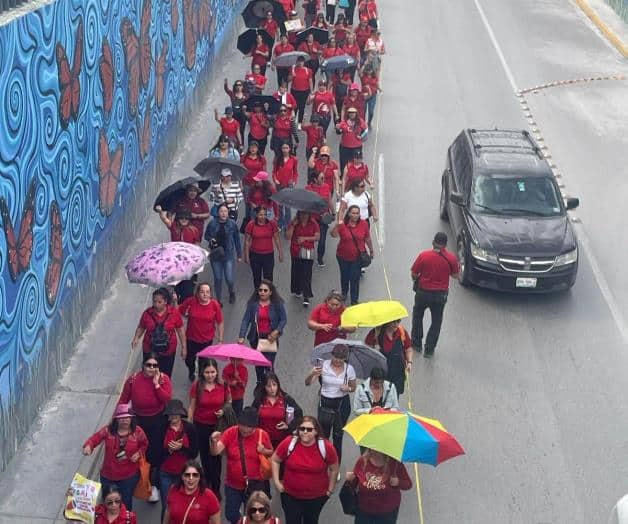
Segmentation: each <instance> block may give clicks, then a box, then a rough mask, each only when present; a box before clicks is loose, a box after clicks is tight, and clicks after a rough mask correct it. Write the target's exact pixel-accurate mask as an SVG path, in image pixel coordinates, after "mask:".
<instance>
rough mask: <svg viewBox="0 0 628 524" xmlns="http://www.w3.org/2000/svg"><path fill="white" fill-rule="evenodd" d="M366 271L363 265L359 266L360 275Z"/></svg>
mask: <svg viewBox="0 0 628 524" xmlns="http://www.w3.org/2000/svg"><path fill="white" fill-rule="evenodd" d="M365 273H366V268H365V267H361V268H360V275H364V274H365Z"/></svg>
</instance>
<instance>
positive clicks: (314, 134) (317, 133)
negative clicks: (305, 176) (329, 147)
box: [301, 114, 325, 162]
mask: <svg viewBox="0 0 628 524" xmlns="http://www.w3.org/2000/svg"><path fill="white" fill-rule="evenodd" d="M301 129H303V131H305V135H306V137H307V140H306V141H305V160H306V162H307V160H308V158H310V156H311V155H312V150H313V149H314V148H316V149H318V148H319V147H323V145H325V130H324V129H323V128H322V127H321V118H320V117H319V116H318V115H316V114H313V115H312V117H311V118H310V123H309V124H303V125H302V126H301Z"/></svg>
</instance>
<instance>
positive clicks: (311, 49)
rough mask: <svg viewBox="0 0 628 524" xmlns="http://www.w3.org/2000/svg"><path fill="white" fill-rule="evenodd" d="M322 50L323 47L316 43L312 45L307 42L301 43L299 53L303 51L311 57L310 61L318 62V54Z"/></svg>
mask: <svg viewBox="0 0 628 524" xmlns="http://www.w3.org/2000/svg"><path fill="white" fill-rule="evenodd" d="M320 50H321V46H320V44H319V43H318V42H316V41H314V42H312V44H311V45H310V44H308V43H307V42H301V45H300V46H299V47H298V49H297V51H302V52H303V53H307V54H308V55H310V60H318V53H319V52H320Z"/></svg>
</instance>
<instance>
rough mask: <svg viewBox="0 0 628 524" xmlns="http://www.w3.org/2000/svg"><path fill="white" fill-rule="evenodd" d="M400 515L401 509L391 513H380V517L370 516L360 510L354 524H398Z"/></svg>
mask: <svg viewBox="0 0 628 524" xmlns="http://www.w3.org/2000/svg"><path fill="white" fill-rule="evenodd" d="M398 515H399V508H397V509H396V510H394V511H391V512H390V513H380V514H379V515H369V514H368V513H363V512H362V511H360V509H358V511H357V513H356V515H355V521H354V524H396V522H397V516H398Z"/></svg>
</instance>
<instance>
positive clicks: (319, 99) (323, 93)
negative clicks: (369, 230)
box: [308, 80, 338, 187]
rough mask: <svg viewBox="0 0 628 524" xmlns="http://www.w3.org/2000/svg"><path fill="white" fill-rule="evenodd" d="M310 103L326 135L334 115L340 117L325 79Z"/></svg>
mask: <svg viewBox="0 0 628 524" xmlns="http://www.w3.org/2000/svg"><path fill="white" fill-rule="evenodd" d="M308 103H311V104H312V116H314V115H317V116H318V117H319V118H320V122H321V126H322V127H323V132H324V134H325V135H326V134H327V128H328V127H329V124H330V123H331V118H332V116H333V117H334V119H337V118H338V110H337V108H336V97H335V96H334V93H333V92H332V91H330V90H329V89H328V87H327V82H325V80H319V81H318V89H317V90H316V92H314V93H312V94H311V95H310V96H309V98H308ZM332 187H333V186H332Z"/></svg>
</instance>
